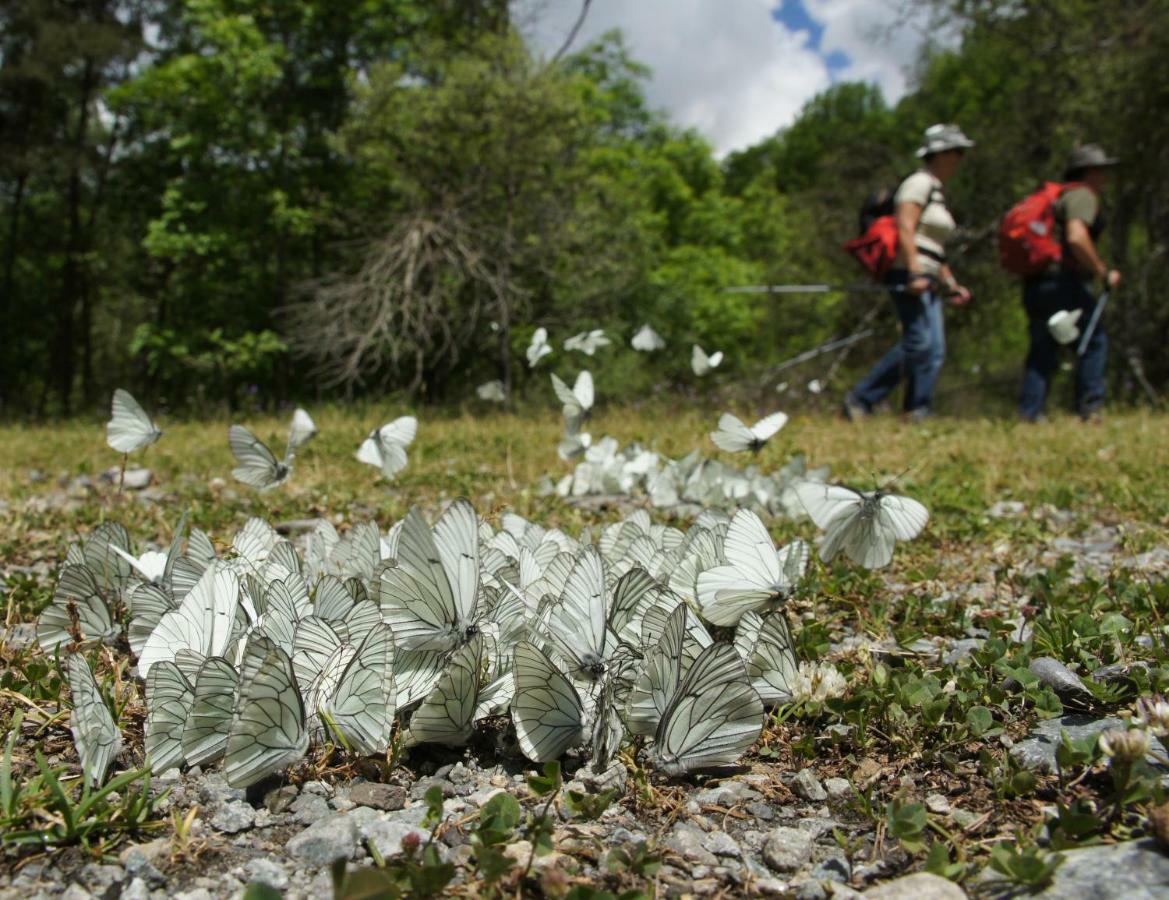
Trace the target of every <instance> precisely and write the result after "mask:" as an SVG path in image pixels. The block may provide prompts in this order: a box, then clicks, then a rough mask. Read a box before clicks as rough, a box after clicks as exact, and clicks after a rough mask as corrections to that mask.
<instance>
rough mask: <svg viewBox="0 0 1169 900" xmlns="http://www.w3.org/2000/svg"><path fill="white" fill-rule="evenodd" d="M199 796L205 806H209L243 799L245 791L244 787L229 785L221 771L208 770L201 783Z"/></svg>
mask: <svg viewBox="0 0 1169 900" xmlns="http://www.w3.org/2000/svg"><path fill="white" fill-rule="evenodd" d="M199 797H200V799H201V801H202V803H203V804H204V806H205V807H209V806H218V805H220V804H222V803H230V802H231V801H232V800H243V799H244V797H245V792H244V790H243V789H242V788H233V787H232V786H231V785H229V784H228V783H227V779H226V778H225V777H224V776H223V775H222V774H221V773H220V772H208V773H207V774H206V775H204V776H203V780H202V782H201V783H200V785H199Z"/></svg>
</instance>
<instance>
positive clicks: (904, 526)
mask: <svg viewBox="0 0 1169 900" xmlns="http://www.w3.org/2000/svg"><path fill="white" fill-rule="evenodd" d="M795 492H796V496H797V497H799V500H800V503H802V504H803V505H804V509H806V510H807V511H808V515H809V516H810V517H811V519H812V521H813V522H815V523H816V525H817V527H819V528H823V529H824V539H823V541H822V542H821V544H820V558H821V559H822V560H824V562H830V561H831V560H832V559H833V558H835V557H836V555H837V554H838V553H840V552H842V551H843V552H844V554H845V555H846V556H847V557H848V558H849V559H851V560H852V561H853V562H855V563H857V564H858V565H861V566H864V567H865V568H866V569H880V568H881V567H883V566H887V565H888V564H889V562H890V561H891V560H892V559H893V545H894V544H895V543H896V542H897V541H908V540H912V539H913V538H915V537H917V536H918V535H919V534H921V530H922V529H923V528H925V525H926V522H928V521H929V517H930V514H929V511H928V510H927V509H926V508H925V507H924V506H922V505H921V504H920V503H918V502H917V501H916V500H913V499H911V498H909V497H901V496H898V495H896V494H888V493H885V492H884V491H880V490H878V491H869V492H864V493H862V492H861V491H855V490H853V489H852V488H849V487H844V486H843V485H838V484H823V483H821V482H816V481H801V482H800V483H798V484H797V485H795Z"/></svg>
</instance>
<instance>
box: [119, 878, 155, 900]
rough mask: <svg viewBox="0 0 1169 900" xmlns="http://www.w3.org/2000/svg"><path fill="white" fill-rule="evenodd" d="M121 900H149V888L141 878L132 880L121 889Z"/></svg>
mask: <svg viewBox="0 0 1169 900" xmlns="http://www.w3.org/2000/svg"><path fill="white" fill-rule="evenodd" d="M121 900H150V888H149V887H147V885H146V882H145V881H144V880H142V879H141V878H133V879H131V880H130V883H129V884H128V885H126V886H125V887H124V888H122V897H121Z"/></svg>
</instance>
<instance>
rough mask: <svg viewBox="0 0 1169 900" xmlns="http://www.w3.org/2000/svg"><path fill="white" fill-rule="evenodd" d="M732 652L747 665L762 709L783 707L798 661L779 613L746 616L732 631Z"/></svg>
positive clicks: (789, 697) (745, 614) (784, 622)
mask: <svg viewBox="0 0 1169 900" xmlns="http://www.w3.org/2000/svg"><path fill="white" fill-rule="evenodd" d="M735 649H736V650H737V651H738V652H739V656H740V657H742V659H743V662H745V663H746V664H747V674H748V675H750V676H751V684H752V685H753V686H754V687H755V690H756V691H758V692H759V697H760V699H761V700H762V701H763V704H764V705H765V706H774V705H776V704H778V703H787V702H788V701H790V700H791V699H792V696H793V693H794V691H793V689H792V688H793V686H794V684H795V681H796V678H797V676H798V675H799V668H800V665H799V660H797V659H796V654H795V650H794V649H793V646H792V636H791V631H790V630H789V629H788V627H787V619H786V618H784V614H783V611H782V610H778V609H777V610H775V611H774V612H772V613H770V614H768V615H767V617H766V618H764V617H762V616H760V615H759V614H758V613H756V612H747V613H744V614H743V617H742V618H741V619H739V624H738V627H737V628H736V629H735Z"/></svg>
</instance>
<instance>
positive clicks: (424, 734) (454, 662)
mask: <svg viewBox="0 0 1169 900" xmlns="http://www.w3.org/2000/svg"><path fill="white" fill-rule="evenodd" d="M488 644H489V641H488V639H487V638H486V637H485V636H484V635H483V634H476V635H475V636H474V637H472V638H471V640H469V641H467V643H466V644H464V645H463V646H462V647H460V648H459V649H458V650H457V651H455V653H454V654H453V655H452V656H451V658H450V661H449V662H448V663H447V666H446V669H445V670H444V671H443V673H442V675H441V676H440V677H439V679H438V683H437V684H436V685H435V686H434V687H433V688H432V689H431V691H430V693H429V694H427V696H426V698H425V699H424V700H423V701H422V705H421V706H419V707H418V708H417V709H416V710H414V712H413V713H412V714H411V715H410V727H409V728H408V729H407V731H406V734H405V736H404V743H405V746H407V747H411V746H413V745H415V744H435V743H437V744H445V745H447V746H450V747H461V746H463V745H464V744H466V743H467V741H468V740H469V739H470V737H471V735H472V733H473V732H474V726H475V712H476V709H477V708H478V706H479V695H480V691H481V690H482V688H483V687H484V685H485V680H486V679H485V675H486V668H487V665H488V662H489V660H488V658H487V657H488V655H489V647H488Z"/></svg>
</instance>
